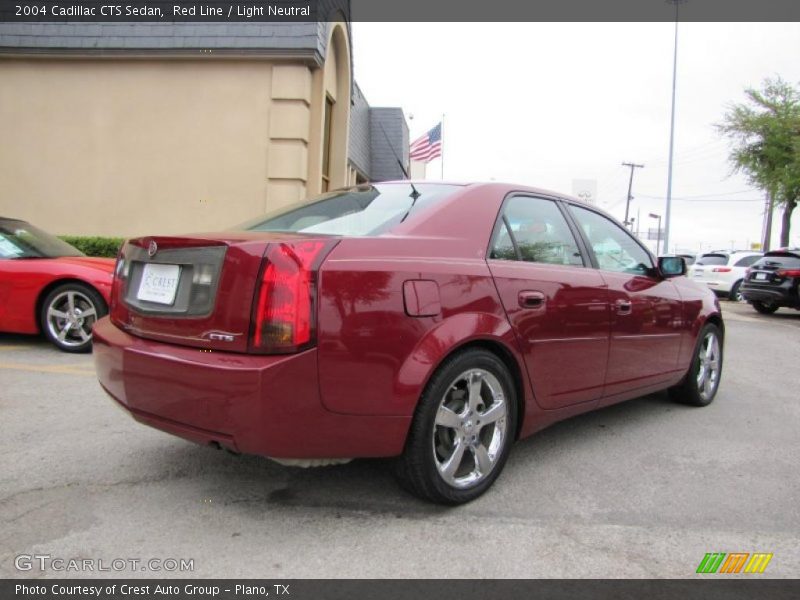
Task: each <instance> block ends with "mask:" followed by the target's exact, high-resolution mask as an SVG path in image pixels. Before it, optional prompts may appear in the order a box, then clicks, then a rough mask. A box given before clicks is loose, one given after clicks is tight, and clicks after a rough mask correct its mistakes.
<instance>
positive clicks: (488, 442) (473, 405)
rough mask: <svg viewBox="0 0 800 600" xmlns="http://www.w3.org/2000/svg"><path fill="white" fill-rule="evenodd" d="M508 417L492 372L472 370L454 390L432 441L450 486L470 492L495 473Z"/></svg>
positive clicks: (437, 421) (441, 472) (438, 464)
mask: <svg viewBox="0 0 800 600" xmlns="http://www.w3.org/2000/svg"><path fill="white" fill-rule="evenodd" d="M507 416H508V405H507V400H506V397H505V394H504V393H503V388H502V386H501V385H500V382H499V381H498V379H497V377H495V376H494V375H493V374H492V373H490V372H489V371H487V370H484V369H469V370H467V371H465V372H464V373H462V374H461V375H459V376H458V377H457V378H456V379H455V380H454V381H453V382H452V383H451V384H450V386H449V387H448V389H447V391H446V392H445V394H444V396H443V397H442V399H441V401H440V403H439V407H438V410H437V412H436V418H435V421H434V428H433V440H432V441H433V458H434V462H435V464H436V468H437V470H438V471H439V475H440V476H441V477H442V479H443V480H444V481H445V482H446V483H447V484H448V485H451V486H453V487H455V488H459V489H463V488H468V487H471V486H474V485H476V484H478V483H480V482H481V481H483V480H484V479H485V478H486V477H487V476H488V475H489V473H491V472H492V470H493V469H494V467H495V465H496V464H497V462H498V459H499V458H500V455H501V453H502V450H503V447H504V445H505V438H506V435H507V428H508V419H507Z"/></svg>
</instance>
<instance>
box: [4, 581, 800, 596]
mask: <svg viewBox="0 0 800 600" xmlns="http://www.w3.org/2000/svg"><path fill="white" fill-rule="evenodd" d="M20 586H24V587H23V588H22V589H23V590H27V591H20ZM125 586H128V588H127V589H128V592H127V593H124V590H126V588H125ZM156 586H161V588H164V589H168V590H169V592H168V593H157V588H156ZM236 586H249V587H251V588H256V589H257V588H261V589H260V590H258V591H255V592H252V591H251V592H250V593H247V592H242V591H237V587H236ZM34 588H38V589H39V590H40V592H39V593H36V592H31V591H30V590H32V589H34ZM134 588H135V591H132V590H133V589H134ZM78 589H79V590H81V591H76V592H75V593H69V592H70V590H78ZM98 589H99V590H100V593H97V591H98ZM112 590H113V591H112ZM0 597H1V598H3V599H4V600H12V599H13V600H90V599H94V600H276V599H280V600H357V599H361V598H364V599H367V598H369V599H380V600H428V599H435V600H487V599H494V598H498V599H502V600H531V599H536V600H561V599H573V598H591V599H592V600H605V599H608V600H611V599H613V600H628V599H630V600H640V599H644V598H646V599H647V600H658V599H661V598H676V599H681V600H684V599H685V600H695V599H697V600H714V599H716V598H720V599H725V600H749V599H751V598H753V599H755V598H758V599H759V600H760V599H763V598H769V599H770V600H790V599H791V600H794V599H796V598H798V597H800V580H797V579H763V578H762V577H761V576H759V575H742V576H736V577H724V578H723V577H722V576H719V575H713V576H699V577H697V578H696V579H658V580H655V579H633V580H631V579H609V580H592V579H571V580H564V579H502V580H497V579H479V580H464V579H456V580H449V579H425V580H413V579H411V580H392V579H378V580H376V579H360V580H354V579H342V580H331V579H309V580H298V579H283V580H282V579H274V580H272V579H270V580H266V579H264V580H252V579H241V580H234V579H193V580H189V579H162V580H158V579H57V580H56V579H50V580H33V579H18V580H12V579H4V580H0Z"/></svg>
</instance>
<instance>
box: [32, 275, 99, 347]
mask: <svg viewBox="0 0 800 600" xmlns="http://www.w3.org/2000/svg"><path fill="white" fill-rule="evenodd" d="M96 320H97V307H96V306H95V305H94V303H93V302H92V299H91V298H89V296H87V295H86V294H84V293H83V292H81V291H79V290H74V289H68V290H65V291H63V292H61V293H59V294H57V295H56V296H54V297H53V299H52V300H51V301H50V303H49V304H48V305H47V307H46V308H45V322H46V326H47V329H48V332H49V334H50V337H51V339H52V340H53V341H54V342H56V343H57V344H58V345H60V346H63V347H65V348H78V347H81V346H84V345H85V344H87V343H88V342H89V341H90V340H91V339H92V325H94V322H95V321H96Z"/></svg>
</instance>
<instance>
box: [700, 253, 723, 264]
mask: <svg viewBox="0 0 800 600" xmlns="http://www.w3.org/2000/svg"><path fill="white" fill-rule="evenodd" d="M696 264H698V265H727V264H728V255H727V254H703V256H701V257H700V258H698V259H697V263H696Z"/></svg>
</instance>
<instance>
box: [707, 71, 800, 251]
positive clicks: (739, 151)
mask: <svg viewBox="0 0 800 600" xmlns="http://www.w3.org/2000/svg"><path fill="white" fill-rule="evenodd" d="M745 96H746V97H747V101H746V102H743V103H740V104H733V105H731V106H730V108H729V109H728V112H727V113H726V114H725V116H724V119H723V121H722V123H720V124H718V125H717V126H716V127H717V130H718V131H719V132H720V133H721V134H722V135H724V136H725V137H727V138H728V139H729V140H730V141H731V142H732V144H733V146H732V149H731V154H730V157H729V159H730V161H731V163H732V164H733V167H734V172H741V173H744V174H745V175H746V176H747V178H748V179H749V181H750V183H751V184H752V185H753V186H755V187H758V188H760V189H762V190H764V191H766V192H767V193H769V195H770V197H771V198H772V203H773V206H780V207H781V208H782V209H783V216H782V223H781V246H788V245H789V232H790V229H791V224H792V213H793V211H794V209H795V207H796V206H797V203H798V201H800V91H798V90H797V89H795V88H794V87H792V86H791V85H790V84H788V83H786V82H785V81H783V79H781V78H780V77H774V78H767V79H765V80H764V82H763V84H762V88H761V89H760V90H758V89H754V88H748V89H747V90H745Z"/></svg>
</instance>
